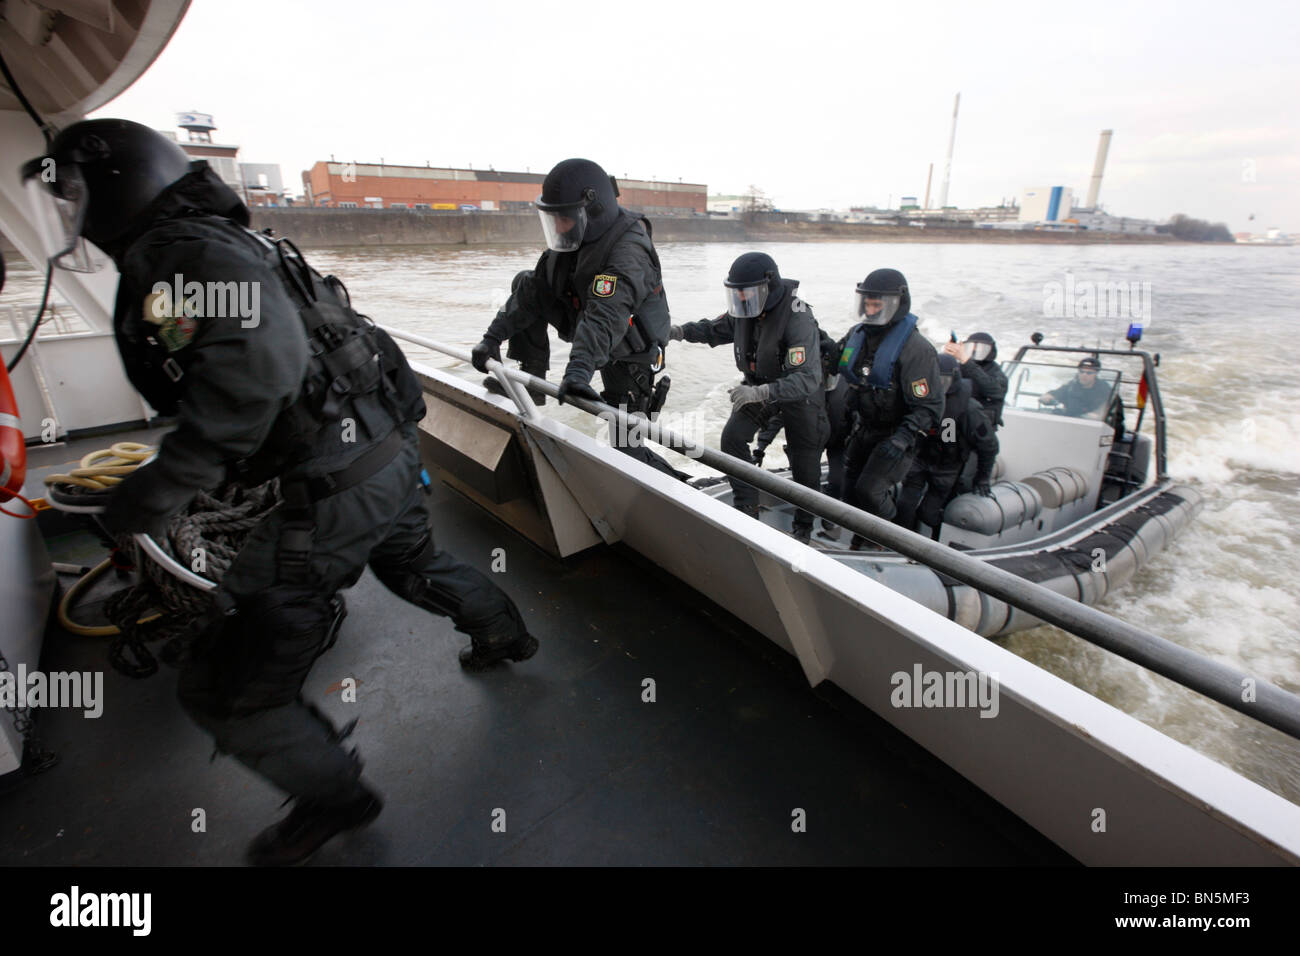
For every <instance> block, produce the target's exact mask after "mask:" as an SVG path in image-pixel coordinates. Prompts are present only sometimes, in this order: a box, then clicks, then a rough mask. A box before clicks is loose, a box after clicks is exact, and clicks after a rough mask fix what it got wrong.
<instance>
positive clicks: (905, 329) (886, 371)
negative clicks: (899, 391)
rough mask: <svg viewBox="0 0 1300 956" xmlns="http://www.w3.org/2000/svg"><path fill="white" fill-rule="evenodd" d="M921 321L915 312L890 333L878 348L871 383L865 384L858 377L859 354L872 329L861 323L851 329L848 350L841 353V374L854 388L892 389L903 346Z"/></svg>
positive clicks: (869, 377)
mask: <svg viewBox="0 0 1300 956" xmlns="http://www.w3.org/2000/svg"><path fill="white" fill-rule="evenodd" d="M916 322H917V318H916V316H915V315H913V314H912V313H911V312H909V313H907V315H906V316H905V317H904V318H903V321H901V322H899V323H898V324H897V325H895V326H894V327H893V328H892V329H890V330H889V331H888V332H887V333H885V338H884V340H883V341H882V342H881V343H880V347H879V348H878V349H876V355H875V360H874V361H873V362H872V363H871V371H870V372H869V373H868V374H867V380H866V381H865V382H864V381H862V379H861V377H860V376H859V375H858V372H857V366H858V353H859V352H861V351H862V346H863V343H865V342H866V339H867V329H868V328H871V326H868V325H867V324H866V323H865V322H860V323H858V324H857V325H855V326H854V327H853V328H852V329H850V330H849V338H848V341H847V342H845V343H844V351H843V352H841V353H840V366H839V372H840V374H841V375H843V376H844V377H845V378H847V379H848V380H849V383H850V384H851V385H857V386H862V385H868V386H870V387H871V388H889V386H890V383H891V382H893V380H894V366H895V365H896V364H897V363H898V356H899V355H900V354H901V353H902V351H903V343H904V342H906V341H907V337H908V336H909V335H911V334H912V330H913V329H914V328H916Z"/></svg>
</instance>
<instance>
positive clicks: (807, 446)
mask: <svg viewBox="0 0 1300 956" xmlns="http://www.w3.org/2000/svg"><path fill="white" fill-rule="evenodd" d="M781 417H782V419H783V420H784V421H785V435H786V442H787V446H788V457H789V459H790V473H791V476H792V477H793V478H794V480H795V481H797V482H798V483H799V484H801V485H803V486H804V487H805V488H811V489H812V490H813V491H821V477H822V449H823V448H824V447H825V444H826V439H827V437H828V436H829V434H830V423H829V421H827V418H826V405H825V403H824V400H823V398H822V396H821V394H820V393H819V394H816V395H814V396H813V397H812V398H809V399H806V400H804V401H802V402H794V403H788V404H783V405H782V406H781ZM812 525H813V516H812V514H811V513H810V512H807V511H804V510H803V509H802V508H798V509H796V510H795V513H794V527H795V528H796V529H799V528H807V529H811V528H812Z"/></svg>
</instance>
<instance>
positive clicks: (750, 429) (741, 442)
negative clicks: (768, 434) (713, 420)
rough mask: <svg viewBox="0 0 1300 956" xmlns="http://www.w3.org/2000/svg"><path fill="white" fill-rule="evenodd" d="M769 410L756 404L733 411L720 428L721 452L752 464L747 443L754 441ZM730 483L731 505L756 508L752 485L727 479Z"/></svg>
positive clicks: (754, 489) (756, 493) (755, 496)
mask: <svg viewBox="0 0 1300 956" xmlns="http://www.w3.org/2000/svg"><path fill="white" fill-rule="evenodd" d="M770 414H771V410H770V409H768V408H767V406H765V405H762V404H760V403H758V402H754V403H752V404H750V405H742V406H740V408H739V409H733V410H732V412H731V417H730V418H728V419H727V424H726V425H724V426H723V427H722V450H723V451H724V452H726V453H727V454H728V455H731V456H733V457H735V458H739V459H740V460H741V461H746V462H749V463H750V464H751V465H752V464H753V463H754V456H753V455H752V454H750V451H749V443H750V442H751V441H753V440H754V435H755V434H756V433H757V432H758V430H759V429H760V428H762V427H763V423H764V422H765V421H767V419H768V416H769V415H770ZM727 480H728V481H729V482H731V503H732V504H734V505H735V506H736V507H737V508H754V507H757V506H758V489H757V488H755V487H754V486H753V485H747V484H745V482H743V481H740V480H739V479H736V478H728V479H727Z"/></svg>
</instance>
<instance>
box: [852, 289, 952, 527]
mask: <svg viewBox="0 0 1300 956" xmlns="http://www.w3.org/2000/svg"><path fill="white" fill-rule="evenodd" d="M911 304H912V298H911V295H910V294H909V293H908V289H907V280H906V279H904V278H903V274H902V273H901V272H899V271H897V270H896V269H877V270H876V271H875V272H873V273H871V275H869V276H867V278H866V279H864V280H863V281H862V282H861V283H859V284H858V286H857V299H856V314H857V316H858V324H857V325H855V326H854V327H853V328H851V329H850V330H849V332H848V334H847V335H846V336H845V337H844V339H843V340H842V341H841V343H840V348H841V353H840V363H839V370H840V375H841V376H842V377H843V378H845V379H847V380H848V387H849V388H850V389H851V391H850V393H849V396H848V403H847V404H848V414H849V415H851V416H853V417H854V420H855V423H854V425H853V429H852V435H851V437H850V438H849V441H848V446H847V448H846V450H845V456H844V487H843V489H842V497H843V499H844V501H846V502H848V503H849V504H851V505H856V506H857V507H859V508H862V509H864V510H866V511H869V512H871V513H872V514H874V515H877V516H879V517H881V518H885V519H886V520H893V518H894V516H895V513H896V510H897V509H896V505H895V503H894V498H893V489H894V485H895V484H896V483H897V482H899V481H901V480H902V479H903V477H904V476H905V475H906V474H907V473H908V471H909V470H910V469H911V467H912V460H913V458H915V457H916V446H917V442H919V441H920V439H922V438H924V437H925V436H926V435H928V434H929V432H930V429H931V428H933V427H934V426H935V425H936V424H937V423H938V422H939V420H940V419H941V418H942V417H943V391H942V389H940V387H939V358H938V354H937V353H936V352H935V349H934V346H933V345H931V344H930V343H929V341H928V340H927V339H926V338H925V336H923V335H922V334H921V333H920V331H919V330H918V329H917V328H916V322H917V319H916V316H914V315H912V314H911V313H910V312H909V311H908V309H909V308H910V307H911ZM865 543H866V542H865V540H864V539H863V538H861V536H859V535H854V538H853V546H854V547H855V548H860V547H862V546H863V545H865Z"/></svg>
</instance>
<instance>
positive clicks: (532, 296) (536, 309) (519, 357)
mask: <svg viewBox="0 0 1300 956" xmlns="http://www.w3.org/2000/svg"><path fill="white" fill-rule="evenodd" d="M510 293H511V296H512V297H513V298H517V299H519V300H520V301H519V302H518V303H517V304H518V307H519V308H520V309H521V310H524V314H525V315H534V316H536V317H537V318H536V319H535V320H534V321H533V323H532V324H531V325H527V326H525V327H524V328H522V329H520V330H519V331H518V332H516V333H515V334H514V335H512V336H510V344H509V346H508V347H507V348H506V357H507V358H512V359H514V360H515V361H517V362H518V363H519V365H520V367H521V368H522V369H523V370H524V371H525V372H529V373H531V374H533V375H537V376H539V377H541V378H545V377H546V372H547V370H548V369H549V368H550V367H551V335H550V329H549V326H550V325H554V324H555V320H556V316H555V309H556V308H557V306H556V305H555V304H554V302H553V301H549V302H548V301H546V300H545V298H544V296H545V292H544V290H543V289H542V288H541V287H540V284H539V283H538V282H537V281H536V277H535V276H534V274H533V273H532V272H531V271H526V272H520V273H518V274H517V275H516V276H515V278H514V281H513V282H512V283H511V286H510Z"/></svg>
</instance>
